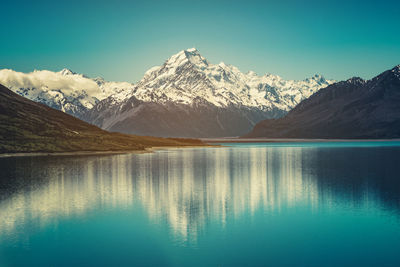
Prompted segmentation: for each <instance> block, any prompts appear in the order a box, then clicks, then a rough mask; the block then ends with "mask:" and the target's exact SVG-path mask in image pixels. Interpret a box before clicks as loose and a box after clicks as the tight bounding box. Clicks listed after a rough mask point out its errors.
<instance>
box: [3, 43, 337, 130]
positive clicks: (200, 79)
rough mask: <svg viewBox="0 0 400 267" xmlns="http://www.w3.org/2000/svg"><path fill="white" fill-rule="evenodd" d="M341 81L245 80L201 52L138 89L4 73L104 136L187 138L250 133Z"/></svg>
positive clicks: (10, 82) (68, 74)
mask: <svg viewBox="0 0 400 267" xmlns="http://www.w3.org/2000/svg"><path fill="white" fill-rule="evenodd" d="M333 82H334V81H332V80H326V79H325V78H324V77H322V76H320V75H315V76H313V77H311V78H308V79H305V80H302V81H293V80H284V79H282V78H281V77H279V76H277V75H272V74H265V75H263V76H258V75H257V74H256V73H254V72H248V73H242V72H241V71H240V70H239V69H238V68H236V67H234V66H232V65H226V64H225V63H223V62H221V63H219V64H212V63H210V62H209V61H207V60H206V59H205V58H204V57H203V56H202V55H200V53H199V51H198V50H196V49H195V48H191V49H187V50H183V51H180V52H179V53H177V54H175V55H173V56H172V57H170V58H169V59H167V60H166V61H165V63H164V64H163V65H161V66H156V67H153V68H151V69H149V70H148V71H147V72H146V73H145V75H144V77H143V78H142V79H141V80H140V81H139V82H138V83H136V84H131V83H128V82H109V81H105V80H104V79H103V78H100V77H98V78H93V79H92V78H89V77H86V76H85V75H82V74H78V73H75V72H73V71H71V70H69V69H63V70H61V71H59V72H51V71H47V70H41V71H37V70H35V71H33V72H31V73H21V72H16V71H13V70H9V69H3V70H0V84H3V85H5V86H7V87H8V88H10V89H11V90H12V91H14V92H16V93H17V94H19V95H22V96H25V97H27V98H29V99H31V100H34V101H36V102H41V103H43V104H46V105H48V106H50V107H52V108H56V109H59V110H62V111H64V112H66V113H69V114H71V115H74V116H76V117H79V118H81V119H84V120H86V121H88V122H90V123H93V124H96V125H97V126H99V127H101V128H103V129H106V130H110V131H119V132H125V133H133V134H142V135H154V136H180V137H217V136H237V135H242V134H245V133H247V132H248V131H250V130H251V128H252V127H253V126H254V125H255V124H256V123H257V122H259V121H261V120H263V119H267V118H277V117H281V116H283V115H285V114H286V113H287V112H288V111H290V110H291V109H292V108H294V107H295V106H296V105H297V104H298V103H300V102H301V101H302V100H303V99H305V98H308V97H309V96H311V95H312V94H313V93H315V92H316V91H318V90H319V89H320V88H323V87H326V86H328V85H329V84H331V83H333Z"/></svg>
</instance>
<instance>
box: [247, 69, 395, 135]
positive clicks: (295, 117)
mask: <svg viewBox="0 0 400 267" xmlns="http://www.w3.org/2000/svg"><path fill="white" fill-rule="evenodd" d="M245 137H266V138H400V65H398V66H396V67H394V68H393V69H391V70H388V71H385V72H383V73H382V74H380V75H378V76H376V77H375V78H373V79H371V80H368V81H364V80H362V79H361V78H351V79H349V80H347V81H343V82H338V83H335V84H332V85H330V86H328V87H326V88H324V89H322V90H320V91H319V92H317V93H315V94H314V95H312V96H311V97H310V98H308V99H306V100H304V101H302V102H301V103H300V104H299V105H298V106H297V107H296V108H294V109H293V110H292V111H290V112H289V113H288V114H287V115H286V116H285V117H283V118H280V119H272V120H264V121H262V122H260V123H258V124H257V125H256V126H255V127H254V129H253V131H251V132H250V133H249V134H247V135H245Z"/></svg>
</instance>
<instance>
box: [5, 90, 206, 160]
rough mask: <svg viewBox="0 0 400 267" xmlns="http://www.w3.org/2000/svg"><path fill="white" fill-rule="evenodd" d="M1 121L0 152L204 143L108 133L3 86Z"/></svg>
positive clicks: (115, 148)
mask: <svg viewBox="0 0 400 267" xmlns="http://www.w3.org/2000/svg"><path fill="white" fill-rule="evenodd" d="M0 121H1V124H0V153H6V152H67V151H119V150H141V149H144V148H146V147H152V146H186V145H201V144H202V143H201V141H198V140H190V139H187V140H185V139H167V138H155V137H143V136H134V135H127V134H120V133H109V132H107V131H104V130H101V129H100V128H98V127H96V126H93V125H91V124H88V123H86V122H83V121H81V120H79V119H77V118H74V117H72V116H70V115H68V114H65V113H63V112H61V111H58V110H55V109H52V108H50V107H47V106H45V105H43V104H39V103H36V102H33V101H31V100H28V99H26V98H24V97H21V96H19V95H17V94H15V93H13V92H12V91H10V90H9V89H7V88H6V87H4V86H3V85H0Z"/></svg>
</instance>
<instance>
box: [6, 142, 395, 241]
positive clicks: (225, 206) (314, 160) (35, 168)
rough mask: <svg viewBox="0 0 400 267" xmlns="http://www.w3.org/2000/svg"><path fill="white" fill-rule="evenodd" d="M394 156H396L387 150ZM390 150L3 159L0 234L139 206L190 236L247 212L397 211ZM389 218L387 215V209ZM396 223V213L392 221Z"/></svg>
mask: <svg viewBox="0 0 400 267" xmlns="http://www.w3.org/2000/svg"><path fill="white" fill-rule="evenodd" d="M394 155H396V156H397V157H396V156H394ZM398 155H399V150H397V149H396V148H369V149H366V148H358V149H350V148H348V149H346V148H342V149H341V150H331V149H329V148H324V149H321V148H317V147H307V148H301V147H278V148H277V147H265V146H243V145H240V146H237V147H228V148H206V149H203V148H196V149H178V150H167V151H159V152H156V153H151V154H140V155H114V156H102V157H76V158H73V157H53V158H51V157H50V158H46V157H36V158H16V159H11V158H8V159H7V158H3V159H0V164H1V167H2V169H3V170H5V172H4V175H5V176H4V177H3V178H2V180H1V187H0V189H1V191H0V193H1V195H2V197H1V202H0V211H1V214H0V240H1V239H2V238H1V237H3V238H6V239H7V238H10V237H12V236H14V237H15V236H18V234H19V233H20V232H23V231H25V228H26V227H27V225H29V226H30V227H33V228H37V229H40V228H43V227H46V226H47V225H49V224H52V225H57V223H58V222H59V221H60V220H63V219H67V218H70V217H79V216H82V215H84V214H85V213H90V212H94V211H101V210H110V209H121V210H127V211H129V210H130V209H132V208H133V207H135V206H137V205H139V206H141V207H143V208H144V210H145V211H146V213H147V215H148V216H149V218H150V221H151V222H152V223H154V224H155V225H157V224H163V223H167V224H168V226H169V228H170V233H171V234H172V235H173V238H174V239H175V240H176V241H178V242H188V243H196V240H197V238H198V235H199V234H201V232H202V231H204V230H206V228H207V225H219V226H220V227H221V229H223V228H224V227H225V226H226V224H227V218H231V220H232V221H235V220H240V219H241V218H242V217H243V216H245V217H250V218H251V217H252V216H253V215H254V213H256V212H262V213H263V214H264V216H268V214H270V215H271V216H277V214H279V213H280V212H281V211H282V210H290V209H300V208H306V209H308V210H310V211H311V212H312V213H318V212H320V211H321V209H323V211H324V212H327V211H328V212H329V210H330V209H331V208H335V209H336V208H340V209H343V210H354V212H357V211H361V212H367V211H368V210H376V211H379V212H382V213H387V212H389V213H388V214H386V216H389V215H390V214H393V215H394V214H398V212H399V211H398V210H399V206H400V202H399V191H400V188H399V180H398V179H397V178H396V177H397V171H398V168H400V167H399V166H400V165H399V163H400V160H399V157H398ZM395 217H396V218H398V217H397V216H395ZM395 222H396V223H398V219H395Z"/></svg>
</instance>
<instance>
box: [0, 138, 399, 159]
mask: <svg viewBox="0 0 400 267" xmlns="http://www.w3.org/2000/svg"><path fill="white" fill-rule="evenodd" d="M199 140H201V141H203V142H204V145H188V146H154V147H147V148H145V149H143V150H115V151H113V150H108V151H66V152H16V153H12V152H11V153H0V158H9V157H40V156H53V157H56V156H96V155H98V156H107V155H122V154H143V153H153V152H156V151H160V150H171V149H184V148H204V147H224V146H223V145H217V144H216V143H220V144H221V143H222V144H224V143H227V144H228V143H311V142H317V143H330V142H396V141H397V142H399V141H400V139H302V138H199Z"/></svg>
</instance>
